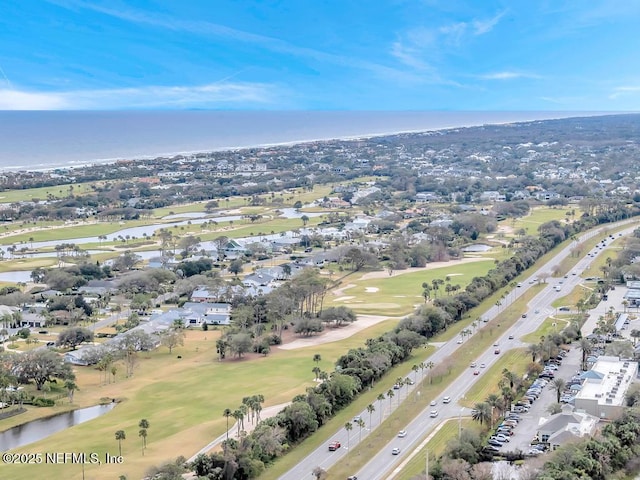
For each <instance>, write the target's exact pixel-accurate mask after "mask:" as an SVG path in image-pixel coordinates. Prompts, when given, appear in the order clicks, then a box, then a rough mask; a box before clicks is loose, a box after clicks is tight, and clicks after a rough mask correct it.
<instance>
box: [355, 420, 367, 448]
mask: <svg viewBox="0 0 640 480" xmlns="http://www.w3.org/2000/svg"><path fill="white" fill-rule="evenodd" d="M356 425H358V426H359V427H360V432H359V433H358V443H360V442H361V441H362V429H363V428H364V426H365V423H364V420H362V419H361V418H359V419H358V420H356Z"/></svg>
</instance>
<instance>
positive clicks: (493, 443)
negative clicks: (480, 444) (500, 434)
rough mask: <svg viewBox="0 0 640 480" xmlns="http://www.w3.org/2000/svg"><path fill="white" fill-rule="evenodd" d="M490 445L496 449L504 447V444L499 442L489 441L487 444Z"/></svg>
mask: <svg viewBox="0 0 640 480" xmlns="http://www.w3.org/2000/svg"><path fill="white" fill-rule="evenodd" d="M487 443H488V444H489V445H491V446H492V447H496V448H499V447H501V446H502V442H499V441H497V440H491V439H489V441H488V442H487Z"/></svg>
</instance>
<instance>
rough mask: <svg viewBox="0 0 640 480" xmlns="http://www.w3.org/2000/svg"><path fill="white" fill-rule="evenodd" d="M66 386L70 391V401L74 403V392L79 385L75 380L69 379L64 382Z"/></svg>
mask: <svg viewBox="0 0 640 480" xmlns="http://www.w3.org/2000/svg"><path fill="white" fill-rule="evenodd" d="M64 387H65V388H66V389H67V391H68V392H69V403H73V393H74V392H75V391H76V390H78V385H76V384H75V382H74V381H73V380H67V381H66V382H64Z"/></svg>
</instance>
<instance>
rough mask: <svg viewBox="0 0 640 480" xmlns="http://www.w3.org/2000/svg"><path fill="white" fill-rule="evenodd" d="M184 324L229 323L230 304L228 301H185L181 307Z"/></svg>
mask: <svg viewBox="0 0 640 480" xmlns="http://www.w3.org/2000/svg"><path fill="white" fill-rule="evenodd" d="M182 310H183V312H182V313H183V315H182V318H183V319H184V323H185V325H186V326H201V325H202V324H204V323H206V324H207V325H229V324H230V323H231V305H230V304H228V303H209V302H186V303H185V304H184V306H183V307H182Z"/></svg>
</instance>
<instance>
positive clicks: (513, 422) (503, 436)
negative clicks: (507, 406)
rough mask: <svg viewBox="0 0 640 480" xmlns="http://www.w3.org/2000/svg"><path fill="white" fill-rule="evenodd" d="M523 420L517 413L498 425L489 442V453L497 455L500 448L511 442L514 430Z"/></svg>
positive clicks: (509, 414) (512, 413) (508, 416)
mask: <svg viewBox="0 0 640 480" xmlns="http://www.w3.org/2000/svg"><path fill="white" fill-rule="evenodd" d="M520 420H521V418H520V415H519V414H517V413H515V412H510V413H508V414H507V416H506V417H505V418H504V420H503V421H502V423H500V425H498V427H497V428H496V431H495V433H494V434H493V435H492V436H491V437H490V438H489V440H487V444H488V446H487V447H486V449H487V451H490V452H493V453H497V452H499V449H500V447H502V446H503V445H504V444H505V443H508V442H509V441H510V440H511V438H510V437H511V436H512V435H513V430H514V429H515V428H516V427H517V426H518V423H519V422H520Z"/></svg>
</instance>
